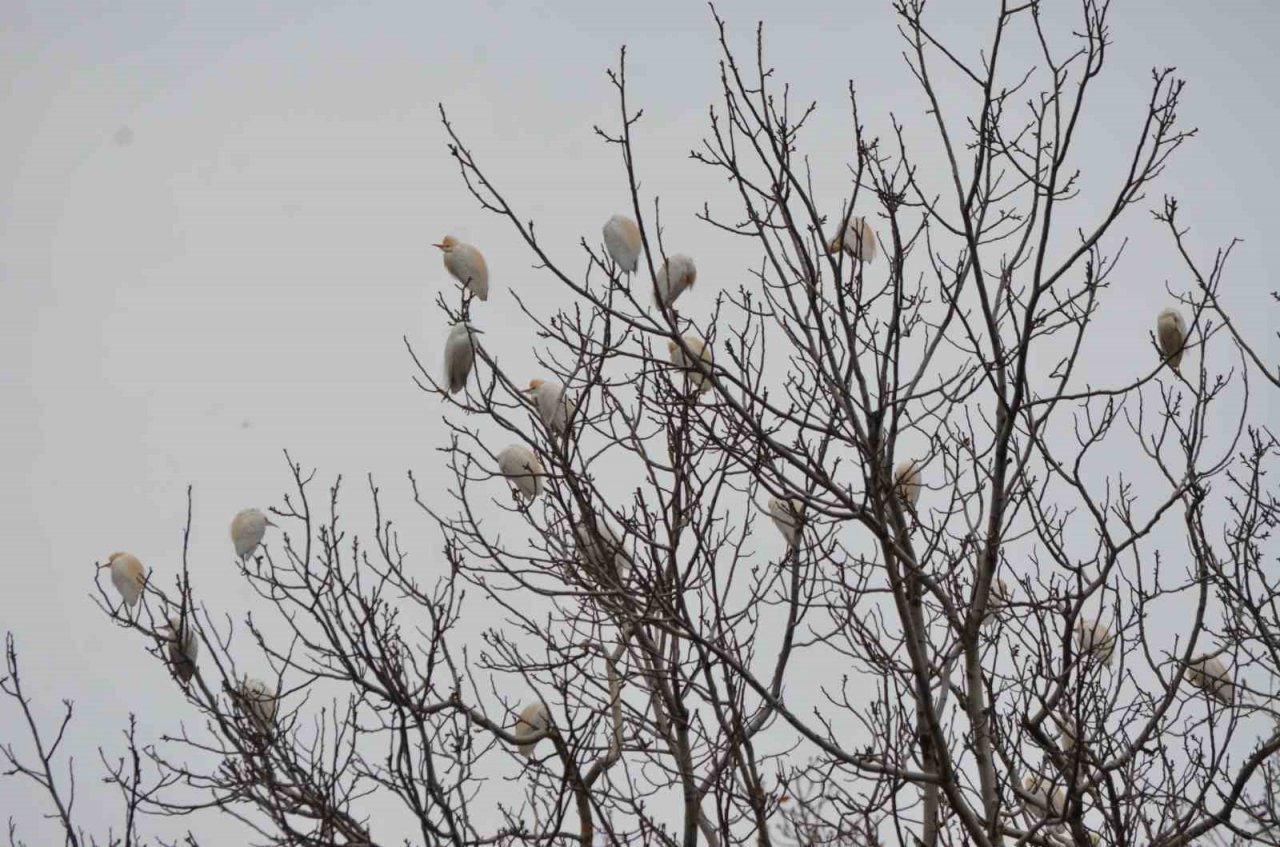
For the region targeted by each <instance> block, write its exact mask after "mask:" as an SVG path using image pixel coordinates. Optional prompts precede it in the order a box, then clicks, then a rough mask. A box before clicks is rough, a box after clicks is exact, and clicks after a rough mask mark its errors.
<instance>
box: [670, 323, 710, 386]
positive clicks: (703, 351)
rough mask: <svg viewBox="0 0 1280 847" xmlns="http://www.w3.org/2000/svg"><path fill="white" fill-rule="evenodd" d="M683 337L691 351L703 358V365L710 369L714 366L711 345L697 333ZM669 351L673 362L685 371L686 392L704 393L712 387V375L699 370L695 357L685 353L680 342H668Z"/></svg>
mask: <svg viewBox="0 0 1280 847" xmlns="http://www.w3.org/2000/svg"><path fill="white" fill-rule="evenodd" d="M682 338H683V340H684V343H685V346H686V347H688V348H689V351H690V352H691V353H693V354H694V355H695V356H697V358H699V359H701V360H702V364H703V366H704V367H706V369H707V370H708V371H710V370H711V366H712V358H711V345H710V344H708V343H707V342H705V341H703V340H702V339H701V338H699V337H698V336H696V335H684V336H682ZM667 352H668V353H669V354H670V357H671V364H673V365H675V366H676V367H677V368H679V369H680V370H682V371H684V372H685V375H684V382H685V391H686V392H688V393H690V394H702V393H706V392H708V391H710V390H711V389H712V387H713V386H712V383H711V377H710V376H708V375H705V374H702V373H699V372H698V370H697V365H695V364H694V363H693V359H692V358H690V357H689V356H688V355H686V354H685V352H684V350H682V349H681V348H680V345H679V344H677V343H675V342H674V341H669V342H667Z"/></svg>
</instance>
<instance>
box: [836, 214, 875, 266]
mask: <svg viewBox="0 0 1280 847" xmlns="http://www.w3.org/2000/svg"><path fill="white" fill-rule="evenodd" d="M876 249H877V248H876V232H875V230H873V229H872V228H871V224H869V223H867V219H866V218H864V217H862V216H861V215H858V216H855V217H852V218H850V219H849V223H848V224H847V225H846V226H845V228H844V233H843V235H837V236H835V237H834V238H832V239H831V240H830V241H829V242H827V253H828V255H829V254H832V253H838V252H840V251H841V250H843V251H844V252H846V253H848V254H849V255H850V256H852V257H853V258H855V259H859V260H861V261H863V262H873V261H875V258H876Z"/></svg>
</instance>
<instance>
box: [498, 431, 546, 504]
mask: <svg viewBox="0 0 1280 847" xmlns="http://www.w3.org/2000/svg"><path fill="white" fill-rule="evenodd" d="M498 470H500V471H501V472H502V475H503V476H505V477H506V478H507V479H508V480H510V481H511V484H512V485H514V486H515V487H516V490H517V491H519V492H520V493H521V494H522V495H524V497H525V499H527V500H534V499H536V498H537V497H538V495H539V494H541V493H542V475H543V473H544V471H543V468H542V462H541V461H539V460H538V457H537V455H536V454H535V453H534V452H533V451H532V450H530V449H529V448H528V447H526V446H524V445H523V444H512V445H511V446H510V447H507V448H505V449H503V451H502V452H501V453H499V454H498Z"/></svg>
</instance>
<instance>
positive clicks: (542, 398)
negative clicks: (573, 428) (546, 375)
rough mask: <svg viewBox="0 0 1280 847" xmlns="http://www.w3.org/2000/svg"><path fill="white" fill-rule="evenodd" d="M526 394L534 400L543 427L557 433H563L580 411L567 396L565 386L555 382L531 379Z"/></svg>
mask: <svg viewBox="0 0 1280 847" xmlns="http://www.w3.org/2000/svg"><path fill="white" fill-rule="evenodd" d="M525 393H526V394H528V395H530V397H531V398H532V399H533V404H534V406H535V407H536V408H537V410H538V417H539V418H541V419H542V423H543V425H544V426H546V427H547V428H548V429H550V430H551V431H552V432H555V433H563V432H564V431H565V430H566V429H567V428H568V426H569V421H570V420H571V419H572V418H573V416H574V414H575V413H576V412H577V410H578V405H577V404H576V403H574V402H573V401H572V400H570V399H569V397H568V396H567V394H566V392H565V388H564V385H563V384H561V383H559V382H556V381H555V380H546V379H531V380H529V387H528V388H526V389H525Z"/></svg>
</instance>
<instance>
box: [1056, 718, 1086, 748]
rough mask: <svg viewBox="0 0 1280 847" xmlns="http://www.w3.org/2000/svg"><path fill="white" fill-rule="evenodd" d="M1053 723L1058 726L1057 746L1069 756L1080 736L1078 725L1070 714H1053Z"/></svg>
mask: <svg viewBox="0 0 1280 847" xmlns="http://www.w3.org/2000/svg"><path fill="white" fill-rule="evenodd" d="M1053 724H1054V726H1056V727H1057V728H1058V746H1059V747H1060V748H1062V752H1063V753H1064V754H1066V755H1067V756H1070V755H1071V753H1072V751H1074V750H1075V749H1076V742H1077V740H1078V739H1079V738H1080V730H1079V727H1077V726H1076V722H1075V720H1074V719H1072V717H1071V716H1070V715H1057V714H1055V715H1053Z"/></svg>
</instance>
